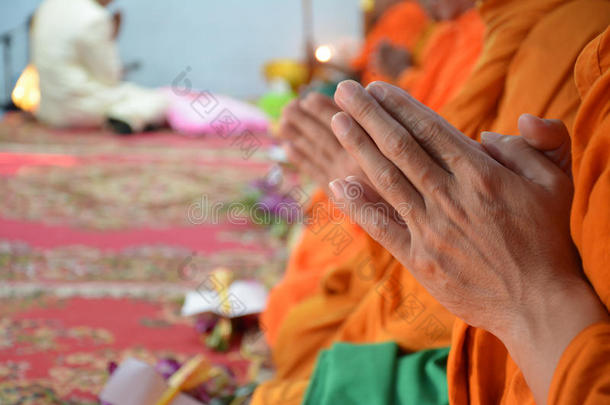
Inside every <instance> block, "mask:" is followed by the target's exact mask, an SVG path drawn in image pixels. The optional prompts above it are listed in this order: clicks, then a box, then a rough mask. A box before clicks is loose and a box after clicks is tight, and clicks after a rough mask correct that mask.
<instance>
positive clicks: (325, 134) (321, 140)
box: [299, 92, 342, 156]
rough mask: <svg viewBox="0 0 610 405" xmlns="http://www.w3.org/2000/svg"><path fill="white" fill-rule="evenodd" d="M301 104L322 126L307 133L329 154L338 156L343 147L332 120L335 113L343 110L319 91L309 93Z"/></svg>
mask: <svg viewBox="0 0 610 405" xmlns="http://www.w3.org/2000/svg"><path fill="white" fill-rule="evenodd" d="M299 105H300V106H301V108H302V109H303V111H305V113H307V114H308V115H309V116H310V117H312V118H313V119H314V120H316V121H317V122H318V124H319V126H320V127H319V130H318V131H317V132H314V131H311V132H308V133H306V134H305V135H306V136H308V137H309V138H310V139H311V141H312V142H315V143H317V144H318V145H319V148H320V149H322V150H324V152H325V153H326V154H327V155H329V156H336V154H337V153H338V152H339V151H340V150H341V149H342V148H341V145H340V144H339V142H338V141H337V139H336V138H335V136H334V135H333V133H332V131H331V129H330V121H331V120H332V117H333V115H335V114H336V113H338V112H339V111H341V110H340V109H339V107H337V105H336V104H335V103H334V102H333V101H332V99H331V98H329V97H327V96H324V95H322V94H320V93H317V92H312V93H309V94H308V95H307V97H305V98H304V99H303V100H301V102H300V103H299Z"/></svg>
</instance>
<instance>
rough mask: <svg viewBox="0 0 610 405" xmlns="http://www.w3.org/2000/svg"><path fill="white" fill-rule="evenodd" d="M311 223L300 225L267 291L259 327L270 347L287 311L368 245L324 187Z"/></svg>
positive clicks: (314, 203)
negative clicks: (281, 268)
mask: <svg viewBox="0 0 610 405" xmlns="http://www.w3.org/2000/svg"><path fill="white" fill-rule="evenodd" d="M308 216H309V218H311V223H309V224H307V226H306V227H305V228H304V229H303V232H302V234H301V236H300V239H299V241H298V243H297V244H296V245H295V248H294V249H293V251H292V253H291V254H290V258H289V260H288V264H287V266H286V270H285V273H284V276H283V278H282V280H281V281H280V282H279V283H278V284H276V285H275V286H274V287H273V289H272V290H271V292H270V294H269V298H268V300H267V306H266V309H265V310H264V311H263V313H262V314H261V317H260V318H261V320H260V324H261V328H262V329H263V330H264V331H265V338H266V340H267V343H269V345H270V346H271V347H273V346H275V342H276V340H277V335H278V332H279V327H280V325H281V324H282V322H283V320H284V318H285V317H286V315H287V314H288V313H289V312H290V310H291V309H293V308H294V307H295V306H296V305H297V304H298V303H300V302H301V301H303V300H305V299H307V298H309V297H311V296H313V295H315V294H318V293H320V291H321V290H320V289H321V284H320V280H321V279H322V277H323V275H324V273H325V272H327V271H331V272H332V271H334V269H338V268H340V267H342V266H345V264H346V263H351V262H352V259H353V258H354V257H355V256H357V255H358V254H359V252H361V251H363V250H367V249H368V246H369V238H368V235H367V234H366V232H364V231H363V230H362V229H361V228H360V227H359V226H358V225H356V224H353V223H350V221H344V220H343V219H344V218H345V215H344V214H343V213H342V212H340V211H338V210H337V209H336V208H334V207H333V206H332V204H331V202H330V201H329V200H328V198H327V197H326V194H325V193H324V191H322V190H319V191H317V192H316V193H315V194H314V196H313V197H312V201H311V203H310V207H309V212H308Z"/></svg>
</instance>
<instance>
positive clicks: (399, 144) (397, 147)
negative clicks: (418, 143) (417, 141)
mask: <svg viewBox="0 0 610 405" xmlns="http://www.w3.org/2000/svg"><path fill="white" fill-rule="evenodd" d="M410 145H411V142H410V139H409V137H408V136H407V134H406V133H405V131H404V129H403V128H401V127H400V126H398V125H396V126H395V127H394V128H392V129H391V130H390V131H389V132H388V133H387V135H386V148H387V152H388V154H390V155H391V156H393V157H399V156H401V155H403V154H405V153H407V152H408V150H409V147H410Z"/></svg>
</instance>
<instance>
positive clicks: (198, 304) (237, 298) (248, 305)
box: [182, 280, 267, 318]
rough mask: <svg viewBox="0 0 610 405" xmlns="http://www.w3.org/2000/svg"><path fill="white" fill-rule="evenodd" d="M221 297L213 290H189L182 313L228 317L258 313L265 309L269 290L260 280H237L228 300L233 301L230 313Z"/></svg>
mask: <svg viewBox="0 0 610 405" xmlns="http://www.w3.org/2000/svg"><path fill="white" fill-rule="evenodd" d="M221 298H222V297H221V296H220V294H218V293H217V292H216V291H212V290H196V291H189V292H188V293H187V294H186V298H185V300H184V305H183V306H182V315H183V316H191V315H196V314H201V313H204V312H212V313H214V314H217V315H220V316H226V317H228V318H237V317H240V316H244V315H251V314H258V313H261V312H262V311H263V309H265V305H266V303H267V290H266V289H265V287H264V286H263V285H262V284H261V283H259V282H258V281H244V280H239V281H235V282H234V283H233V284H231V286H230V287H229V291H228V300H229V302H230V303H231V309H230V311H229V314H225V313H224V311H223V307H224V306H223V305H222V304H223V303H222V302H221ZM227 309H228V308H227Z"/></svg>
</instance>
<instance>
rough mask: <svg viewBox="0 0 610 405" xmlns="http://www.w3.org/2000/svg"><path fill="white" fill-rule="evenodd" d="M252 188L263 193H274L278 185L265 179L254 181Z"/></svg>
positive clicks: (251, 184) (251, 183)
mask: <svg viewBox="0 0 610 405" xmlns="http://www.w3.org/2000/svg"><path fill="white" fill-rule="evenodd" d="M250 186H251V187H252V188H253V189H255V190H258V191H260V192H262V193H265V194H266V193H272V192H274V191H275V189H276V187H277V185H276V184H272V183H271V182H270V181H269V180H268V179H266V178H264V179H257V180H254V181H252V182H250Z"/></svg>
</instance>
